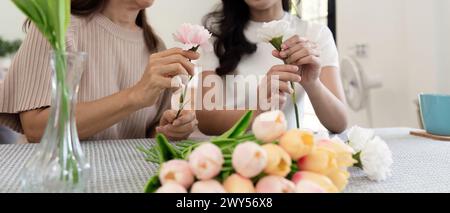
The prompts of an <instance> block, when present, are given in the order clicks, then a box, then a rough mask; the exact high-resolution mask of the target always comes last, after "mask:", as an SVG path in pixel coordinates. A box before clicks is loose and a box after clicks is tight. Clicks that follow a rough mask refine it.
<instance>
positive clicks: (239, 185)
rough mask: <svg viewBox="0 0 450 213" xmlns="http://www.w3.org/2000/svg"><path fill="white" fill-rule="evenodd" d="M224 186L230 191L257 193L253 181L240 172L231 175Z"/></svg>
mask: <svg viewBox="0 0 450 213" xmlns="http://www.w3.org/2000/svg"><path fill="white" fill-rule="evenodd" d="M223 187H224V188H225V191H227V192H229V193H255V187H254V186H253V183H252V181H251V180H250V179H248V178H245V177H242V176H241V175H239V174H233V175H231V176H229V177H228V178H227V179H226V180H225V181H224V182H223Z"/></svg>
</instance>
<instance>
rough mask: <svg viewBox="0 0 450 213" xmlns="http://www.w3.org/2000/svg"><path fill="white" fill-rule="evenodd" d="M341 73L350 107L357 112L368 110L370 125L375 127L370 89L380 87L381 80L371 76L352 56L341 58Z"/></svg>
mask: <svg viewBox="0 0 450 213" xmlns="http://www.w3.org/2000/svg"><path fill="white" fill-rule="evenodd" d="M341 75H342V81H343V86H344V91H345V95H346V98H347V102H348V105H349V107H350V109H352V110H353V111H355V112H359V111H362V110H365V111H366V114H367V120H368V124H369V125H370V127H373V119H372V109H371V106H370V91H371V90H373V89H376V88H380V87H381V86H382V83H381V81H380V80H378V79H376V78H374V77H369V76H368V75H367V74H366V73H365V72H364V70H363V67H362V66H361V64H360V63H359V62H358V61H357V60H356V59H355V58H354V57H351V56H346V57H343V58H342V60H341Z"/></svg>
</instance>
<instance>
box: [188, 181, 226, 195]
mask: <svg viewBox="0 0 450 213" xmlns="http://www.w3.org/2000/svg"><path fill="white" fill-rule="evenodd" d="M225 192H226V191H225V189H224V188H223V186H222V185H221V184H220V183H219V182H218V181H217V180H203V181H198V182H196V183H194V184H193V185H192V187H191V193H225Z"/></svg>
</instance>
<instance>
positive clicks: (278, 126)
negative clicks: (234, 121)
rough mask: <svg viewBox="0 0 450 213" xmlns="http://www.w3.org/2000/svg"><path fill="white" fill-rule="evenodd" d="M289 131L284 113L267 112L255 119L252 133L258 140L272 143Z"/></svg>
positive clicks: (277, 111)
mask: <svg viewBox="0 0 450 213" xmlns="http://www.w3.org/2000/svg"><path fill="white" fill-rule="evenodd" d="M286 129H287V121H286V118H285V116H284V113H283V112H282V111H279V110H276V111H270V112H265V113H262V114H261V115H259V116H258V117H256V118H255V121H254V122H253V125H252V131H253V133H254V134H255V136H256V138H257V139H259V140H261V141H262V142H264V143H272V142H274V141H275V140H277V139H278V138H280V137H281V136H282V135H283V134H284V133H285V132H286Z"/></svg>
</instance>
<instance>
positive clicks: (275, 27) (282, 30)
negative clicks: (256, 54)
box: [258, 20, 293, 42]
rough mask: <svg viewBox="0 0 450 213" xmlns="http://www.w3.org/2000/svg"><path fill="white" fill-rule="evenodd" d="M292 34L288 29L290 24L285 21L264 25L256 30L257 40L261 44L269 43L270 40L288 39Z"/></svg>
mask: <svg viewBox="0 0 450 213" xmlns="http://www.w3.org/2000/svg"><path fill="white" fill-rule="evenodd" d="M292 34H293V31H292V29H290V24H289V22H288V21H285V20H279V21H271V22H268V23H264V24H263V26H262V27H261V28H260V29H258V39H259V40H260V41H262V42H270V41H271V40H272V39H274V38H280V37H283V39H288V38H289V36H290V35H292Z"/></svg>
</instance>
